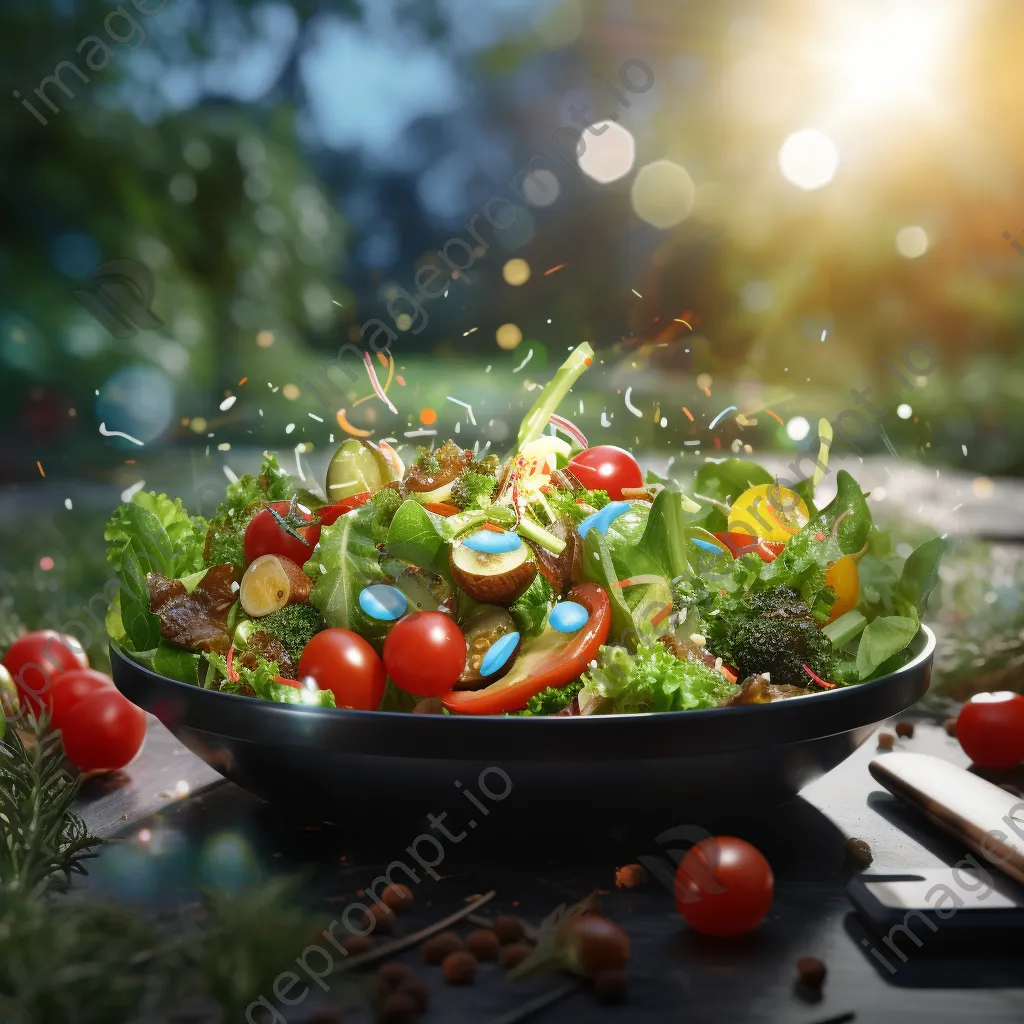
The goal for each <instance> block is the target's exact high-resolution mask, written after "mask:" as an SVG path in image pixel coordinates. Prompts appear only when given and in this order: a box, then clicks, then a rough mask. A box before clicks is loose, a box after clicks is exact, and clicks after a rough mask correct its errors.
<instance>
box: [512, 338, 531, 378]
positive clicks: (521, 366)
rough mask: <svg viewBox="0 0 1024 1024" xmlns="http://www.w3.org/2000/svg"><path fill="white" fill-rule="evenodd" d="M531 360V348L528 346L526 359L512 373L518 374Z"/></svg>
mask: <svg viewBox="0 0 1024 1024" xmlns="http://www.w3.org/2000/svg"><path fill="white" fill-rule="evenodd" d="M532 358H533V346H532V345H531V346H530V351H529V352H527V353H526V358H525V359H524V360H523V361H522V362H521V363H520V364H519V365H518V366H517V367H516V368H515V369H514V370H513V371H512V372H513V373H518V372H519V371H520V370H521V369H522V368H523V367H524V366H525V365H526V364H527V363H528V362H529V361H530V360H531V359H532Z"/></svg>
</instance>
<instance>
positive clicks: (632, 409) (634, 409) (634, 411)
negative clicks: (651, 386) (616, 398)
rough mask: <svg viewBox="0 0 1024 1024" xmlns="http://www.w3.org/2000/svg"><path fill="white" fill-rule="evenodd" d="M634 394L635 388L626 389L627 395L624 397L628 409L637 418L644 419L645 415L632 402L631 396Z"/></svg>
mask: <svg viewBox="0 0 1024 1024" xmlns="http://www.w3.org/2000/svg"><path fill="white" fill-rule="evenodd" d="M632 394H633V388H632V387H628V388H626V394H625V395H624V396H623V397H624V399H625V402H626V408H627V409H628V410H629V411H630V412H631V413H632V414H633V415H634V416H636V417H639V418H641V419H642V418H643V415H644V414H643V413H642V412H641V411H640V410H639V409H638V408H637V407H636V406H635V405H634V404H633V403H632V402H631V401H630V396H631V395H632Z"/></svg>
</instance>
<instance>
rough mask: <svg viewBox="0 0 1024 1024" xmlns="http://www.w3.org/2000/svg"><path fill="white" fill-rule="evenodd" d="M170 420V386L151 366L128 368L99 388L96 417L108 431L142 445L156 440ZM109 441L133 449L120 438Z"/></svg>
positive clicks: (172, 403)
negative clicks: (141, 442) (129, 437)
mask: <svg viewBox="0 0 1024 1024" xmlns="http://www.w3.org/2000/svg"><path fill="white" fill-rule="evenodd" d="M173 416H174V395H173V392H172V389H171V385H170V382H169V381H168V380H167V378H166V377H165V376H164V375H163V374H162V373H161V372H160V371H159V370H156V369H154V368H153V367H151V366H143V365H137V366H129V367H126V368H125V369H123V370H120V371H118V372H117V373H115V374H114V376H113V377H111V378H110V379H109V380H108V381H107V382H106V383H105V384H104V385H103V387H102V388H100V394H99V397H98V398H97V399H96V417H97V419H99V421H100V422H101V423H104V424H105V425H106V427H107V429H108V430H119V431H121V432H123V433H125V434H130V435H131V436H132V437H135V438H138V440H140V441H143V442H147V441H153V440H155V439H156V438H157V437H159V436H160V435H161V434H162V433H163V432H164V431H165V430H166V429H167V428H168V426H170V423H171V419H172V418H173ZM109 440H110V442H111V443H112V444H116V445H118V446H120V447H124V448H135V447H136V446H135V445H134V444H133V443H132V442H131V441H127V440H125V439H123V438H119V437H112V438H110V439H109Z"/></svg>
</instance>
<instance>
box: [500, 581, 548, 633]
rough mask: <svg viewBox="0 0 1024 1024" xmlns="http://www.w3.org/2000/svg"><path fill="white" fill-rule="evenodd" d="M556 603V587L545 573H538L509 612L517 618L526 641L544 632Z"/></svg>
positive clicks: (510, 606)
mask: <svg viewBox="0 0 1024 1024" xmlns="http://www.w3.org/2000/svg"><path fill="white" fill-rule="evenodd" d="M554 603H555V591H554V589H553V588H552V586H551V584H550V583H548V581H547V578H546V577H545V576H544V574H543V573H537V575H536V576H534V578H533V582H532V583H531V584H530V585H529V586H528V587H527V588H526V590H525V591H524V592H523V593H522V594H520V595H519V597H517V598H516V600H515V601H513V603H512V604H511V605H509V609H508V613H509V615H511V616H512V618H513V619H515V623H516V626H517V627H518V629H519V633H520V635H521V636H522V638H523V642H524V643H525V642H526V641H527V640H533V639H534V638H535V637H538V636H540V635H541V633H543V632H544V627H545V626H546V625H547V621H548V614H549V613H550V611H551V608H552V607H553V605H554Z"/></svg>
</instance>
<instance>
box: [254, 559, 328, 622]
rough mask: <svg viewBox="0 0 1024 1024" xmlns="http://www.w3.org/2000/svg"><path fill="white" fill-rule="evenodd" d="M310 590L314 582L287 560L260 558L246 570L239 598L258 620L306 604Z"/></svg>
mask: <svg viewBox="0 0 1024 1024" xmlns="http://www.w3.org/2000/svg"><path fill="white" fill-rule="evenodd" d="M312 589H313V581H312V580H311V579H310V578H309V577H308V576H307V575H306V574H305V573H304V572H303V571H302V569H300V568H299V566H297V565H296V564H295V563H294V562H293V561H292V560H291V559H290V558H283V557H282V556H281V555H262V556H260V557H259V558H257V559H256V561H254V562H253V563H252V565H250V566H249V568H248V569H246V570H245V575H244V576H243V577H242V585H241V588H240V590H239V592H238V599H239V600H240V601H241V602H242V607H243V608H244V609H245V613H246V614H247V615H251V616H252V617H253V618H254V619H258V618H262V616H264V615H269V614H270V613H271V612H277V611H280V610H281V609H282V608H283V607H284V606H285V605H286V604H308V603H309V593H310V591H311V590H312Z"/></svg>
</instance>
